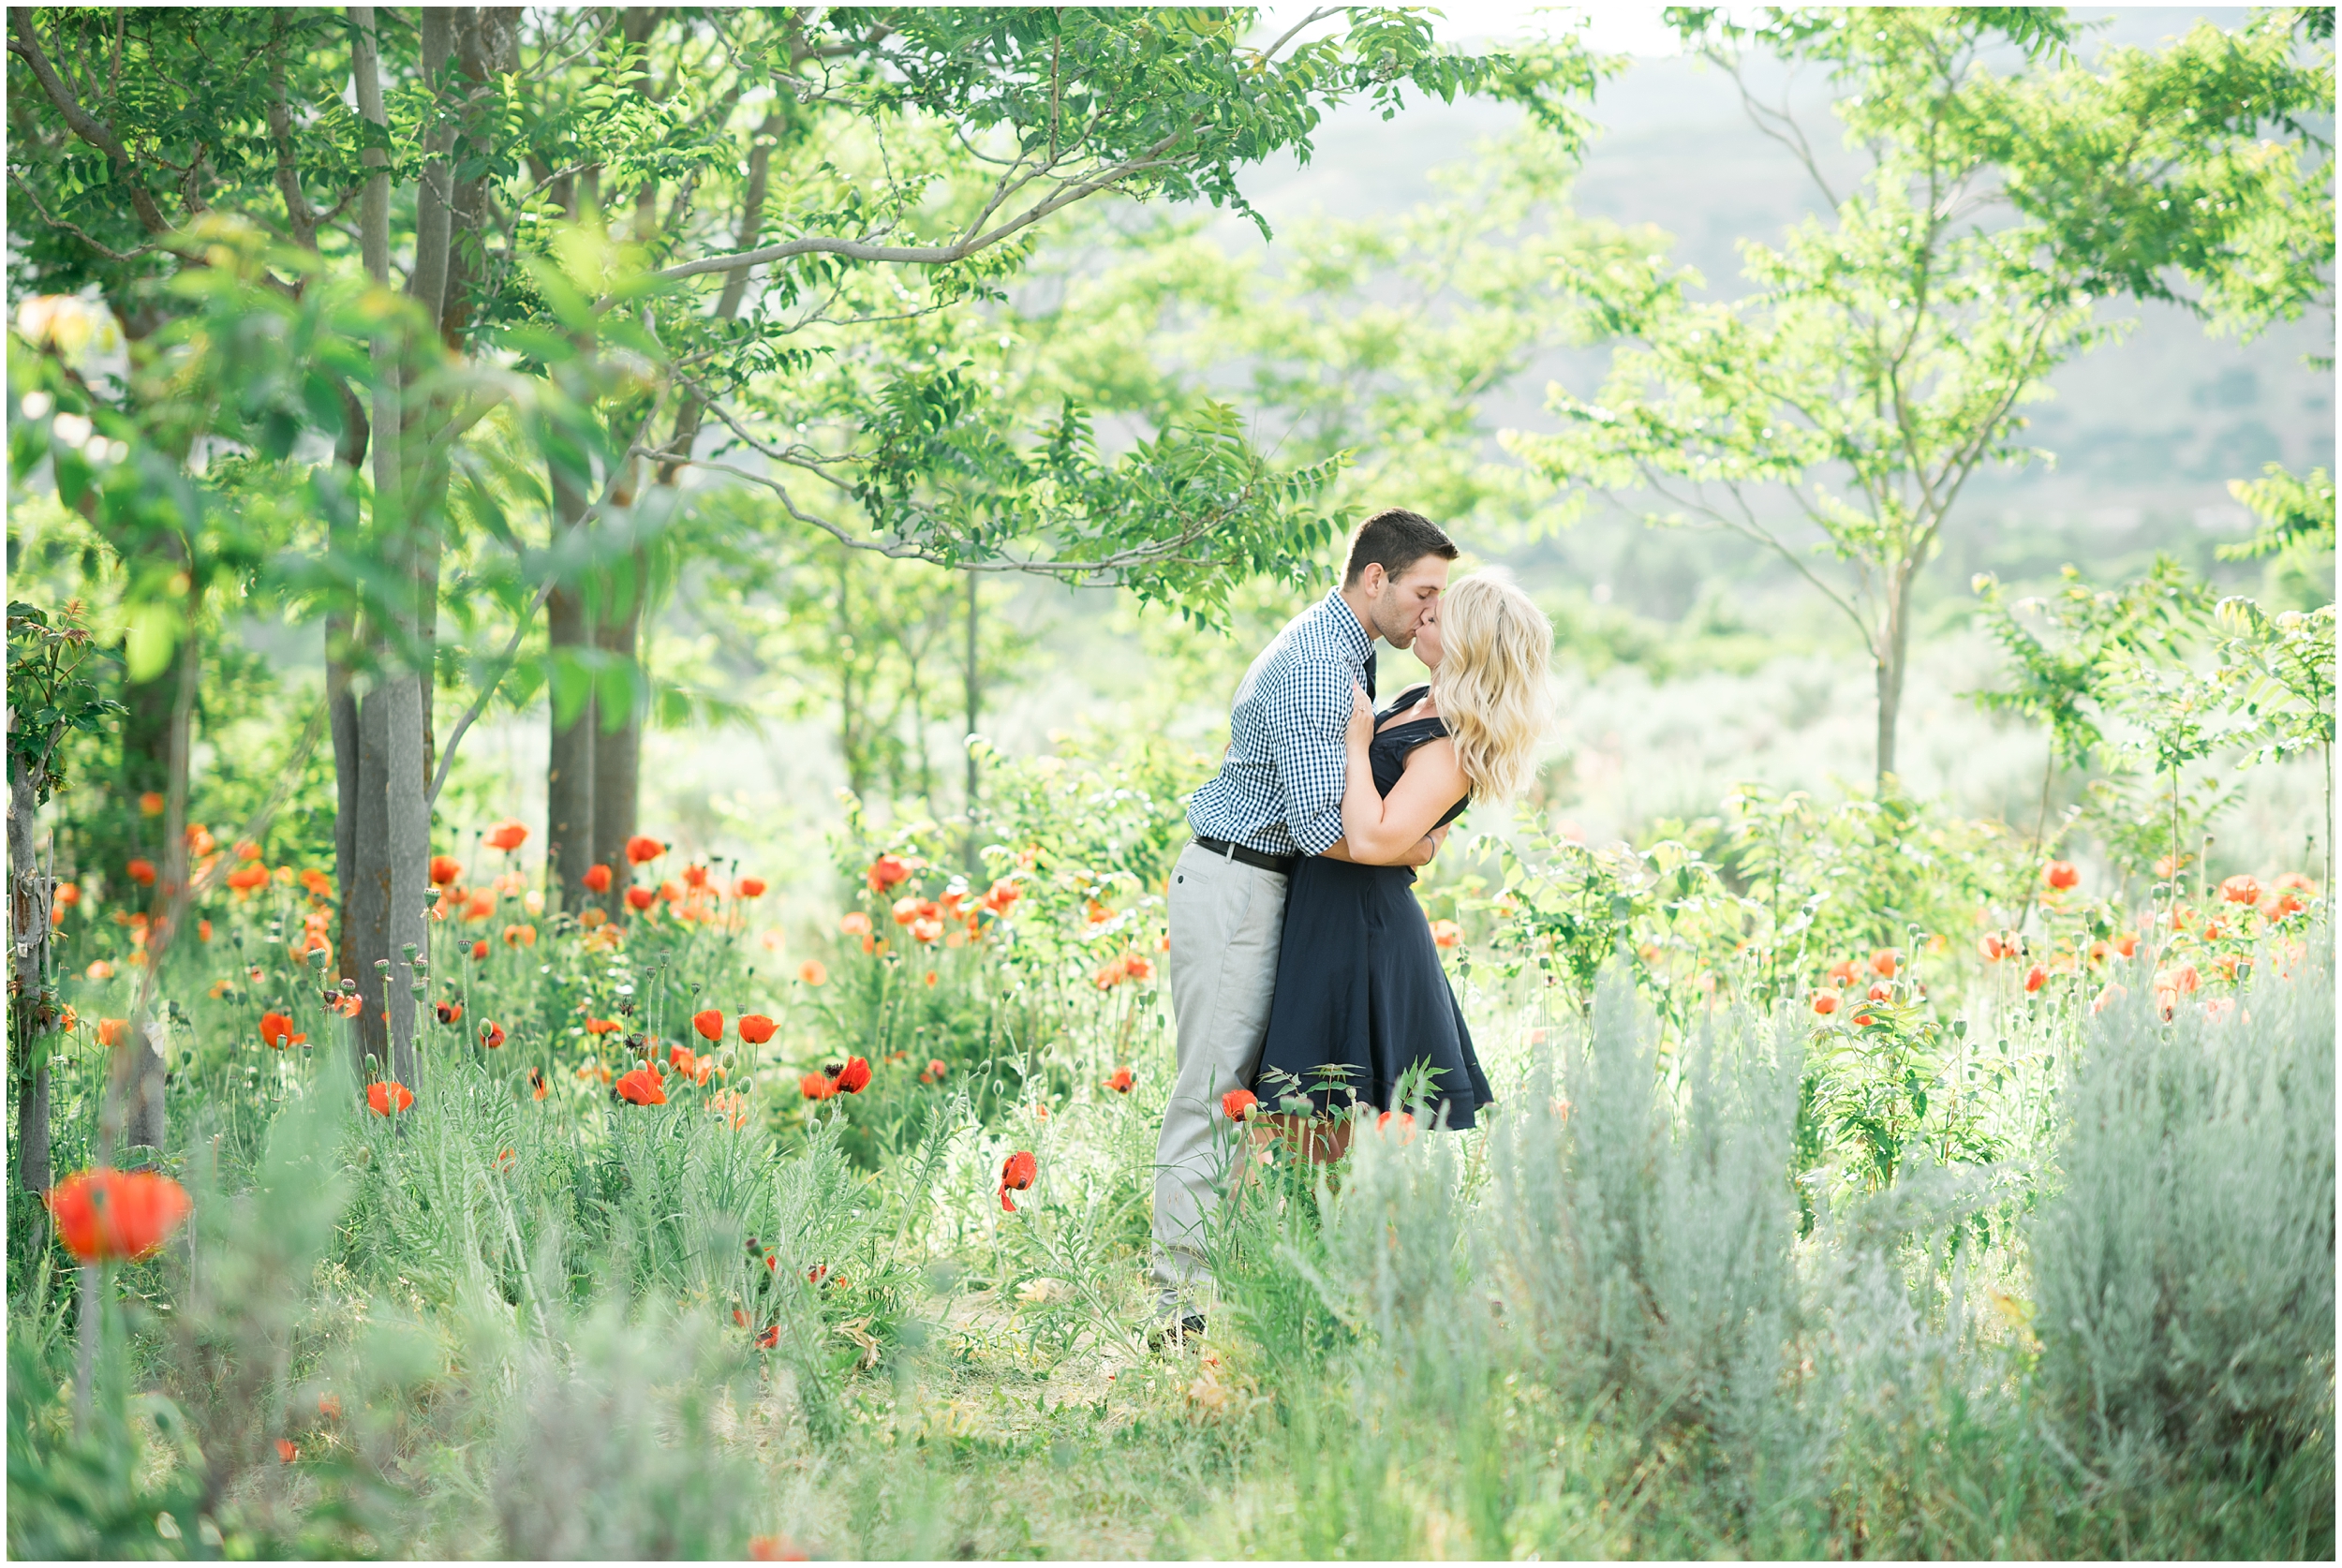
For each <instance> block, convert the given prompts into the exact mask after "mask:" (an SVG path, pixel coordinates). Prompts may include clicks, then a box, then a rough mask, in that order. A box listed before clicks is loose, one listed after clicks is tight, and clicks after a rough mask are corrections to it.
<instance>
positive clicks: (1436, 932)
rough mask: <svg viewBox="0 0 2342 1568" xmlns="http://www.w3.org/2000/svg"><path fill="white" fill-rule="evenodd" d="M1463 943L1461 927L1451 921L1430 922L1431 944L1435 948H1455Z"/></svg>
mask: <svg viewBox="0 0 2342 1568" xmlns="http://www.w3.org/2000/svg"><path fill="white" fill-rule="evenodd" d="M1462 941H1463V927H1462V926H1460V925H1457V924H1456V923H1455V922H1454V921H1452V920H1435V921H1433V922H1431V942H1432V945H1433V946H1436V947H1456V946H1458V945H1460V943H1461V942H1462Z"/></svg>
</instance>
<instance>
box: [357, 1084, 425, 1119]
mask: <svg viewBox="0 0 2342 1568" xmlns="http://www.w3.org/2000/svg"><path fill="white" fill-rule="evenodd" d="M414 1102H415V1091H414V1090H413V1089H410V1088H408V1087H407V1086H406V1085H405V1084H401V1083H395V1082H393V1080H391V1079H389V1078H385V1079H383V1080H382V1081H381V1082H380V1083H377V1084H368V1085H367V1086H366V1109H368V1110H370V1111H372V1112H373V1113H374V1114H375V1115H376V1116H378V1117H387V1116H389V1115H391V1114H392V1113H393V1112H395V1111H403V1110H405V1109H407V1107H408V1106H409V1105H412V1104H413V1103H414Z"/></svg>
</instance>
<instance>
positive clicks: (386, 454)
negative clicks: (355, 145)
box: [349, 6, 446, 1086]
mask: <svg viewBox="0 0 2342 1568" xmlns="http://www.w3.org/2000/svg"><path fill="white" fill-rule="evenodd" d="M349 17H350V22H351V27H352V35H351V36H352V47H351V51H350V74H351V76H352V77H353V78H354V79H355V84H356V88H357V98H358V115H359V118H360V119H362V120H363V121H365V122H366V123H367V124H369V125H372V126H384V127H387V126H388V123H389V122H388V120H387V119H386V117H385V116H384V114H383V111H382V81H381V72H380V67H379V62H378V59H377V56H376V46H375V19H374V7H371V6H352V7H350V8H349ZM359 158H360V162H361V163H362V164H363V165H364V166H365V167H366V168H367V169H369V170H372V172H371V173H370V174H368V176H367V178H366V184H365V188H364V189H363V191H362V192H361V193H360V199H359V213H358V237H359V247H360V250H361V251H362V253H363V258H364V261H365V268H366V272H367V274H368V275H370V276H371V277H372V278H373V279H374V281H375V282H376V283H378V284H382V285H384V286H388V284H389V282H390V255H391V251H390V197H391V176H390V169H389V155H388V154H387V153H386V152H384V151H383V150H382V149H381V148H379V147H368V148H365V149H363V151H362V152H361V153H360V155H359ZM437 222H438V223H439V224H440V225H441V226H442V227H444V225H445V222H446V216H445V214H444V213H442V214H440V215H439V217H438V218H437ZM440 248H441V253H442V256H444V253H445V242H444V240H442V241H441V243H440ZM421 267H422V263H421V262H420V261H419V264H418V270H419V271H420V270H421ZM442 282H444V274H443V273H442ZM373 355H374V366H375V388H374V429H375V432H376V439H375V441H374V443H373V446H374V520H373V521H374V534H375V539H376V541H377V544H378V547H379V548H380V550H381V551H382V554H383V555H384V557H385V558H386V559H387V560H389V561H392V562H393V563H400V564H403V565H405V567H406V568H407V570H408V572H409V573H410V574H412V573H413V572H414V571H415V570H416V568H417V564H418V562H419V560H420V558H421V556H422V554H423V553H422V551H421V550H419V549H418V548H417V545H418V543H419V540H420V532H421V530H419V529H417V528H416V527H414V526H413V524H414V523H415V521H416V519H415V518H414V517H413V515H412V512H413V509H412V507H411V505H410V504H409V501H410V498H409V497H408V496H407V494H406V493H405V491H404V489H403V488H402V486H403V485H404V483H405V480H406V471H405V470H406V467H407V464H406V462H405V458H406V455H407V454H406V452H405V451H403V450H402V449H403V448H404V447H405V445H406V440H405V436H406V432H407V421H406V417H405V410H404V407H403V401H404V400H403V399H402V397H401V396H400V381H401V376H400V358H401V356H400V353H399V344H398V343H397V341H396V340H395V339H393V338H392V337H391V336H389V335H387V334H385V335H382V336H378V337H377V338H376V339H375V340H374V346H373ZM434 574H435V576H436V560H435V563H434ZM433 599H434V602H435V603H436V600H437V592H436V583H435V584H434V585H433ZM393 614H397V612H395V611H394V612H393ZM399 619H400V621H401V622H403V623H404V624H402V625H401V626H400V627H399V628H398V629H399V630H400V631H401V632H403V633H405V636H404V638H403V639H401V641H403V642H405V643H407V644H408V646H406V647H402V648H399V649H396V650H393V651H394V653H395V655H396V656H398V657H400V658H406V657H413V656H414V649H415V648H416V647H418V646H419V645H420V638H421V633H422V627H421V625H420V624H419V617H418V616H417V615H416V614H415V613H414V610H413V606H412V604H411V603H410V604H409V605H408V607H407V610H406V613H405V614H400V615H399ZM394 665H395V659H394V660H393V667H386V668H385V669H384V670H383V671H382V673H381V676H380V680H379V683H378V685H377V686H376V688H375V689H374V690H373V691H371V692H369V693H368V694H367V696H366V701H365V711H364V713H363V717H362V723H361V728H362V731H363V732H364V739H365V740H366V741H369V742H371V741H372V740H373V739H374V735H375V733H376V724H377V722H379V725H380V729H379V734H380V757H381V762H382V766H381V771H380V774H379V777H380V778H381V781H382V783H381V791H382V792H381V793H380V794H379V795H377V794H376V793H375V792H374V787H373V782H372V779H371V778H370V777H364V776H362V777H361V783H362V785H363V786H364V787H363V791H362V794H361V799H360V806H359V809H360V813H361V815H360V833H361V835H362V836H364V835H366V833H367V828H366V825H365V822H366V819H367V818H374V819H376V820H378V821H380V823H381V824H382V829H381V834H380V837H379V842H380V844H381V846H382V851H383V863H382V866H381V869H380V870H379V872H378V873H377V880H378V885H379V888H380V896H381V899H382V904H383V906H384V907H383V909H382V910H381V925H380V929H381V932H382V946H381V949H380V950H379V953H378V956H377V958H376V959H375V963H376V965H377V966H380V965H381V964H382V961H383V960H384V959H389V960H390V961H391V968H390V969H389V970H388V972H387V984H386V985H385V986H384V990H385V993H386V994H385V996H384V997H383V1007H384V1009H385V1010H386V1011H387V1012H388V1013H389V1014H390V1017H389V1045H390V1052H389V1058H390V1067H391V1072H392V1073H393V1076H395V1077H397V1078H398V1080H399V1081H400V1082H401V1083H404V1084H408V1085H410V1086H411V1085H412V1084H413V1082H414V1069H415V1059H414V1044H415V1008H414V998H413V996H412V995H411V994H410V993H409V991H408V982H409V981H410V980H411V979H412V971H411V970H408V969H406V968H405V967H404V961H405V960H407V959H409V958H411V957H412V956H414V954H408V953H405V952H403V951H394V950H396V949H402V948H403V947H405V946H406V945H408V944H416V945H417V946H418V948H419V947H420V944H421V943H422V939H423V933H422V927H421V925H420V920H419V916H420V913H421V911H422V902H423V889H424V888H425V887H427V886H428V885H429V882H430V876H429V865H430V860H431V810H430V807H429V806H428V805H426V804H425V802H424V800H423V791H425V790H426V789H427V788H428V787H429V784H430V779H429V778H428V777H427V776H426V775H425V774H424V772H423V738H422V731H423V720H422V711H423V710H422V688H423V685H424V684H425V683H427V682H428V680H429V679H430V672H429V669H428V667H427V666H426V667H425V668H423V669H422V670H407V669H398V668H395V667H394ZM377 715H379V719H378V720H377ZM370 896H371V895H370ZM380 972H382V971H381V970H380V969H379V968H378V973H380Z"/></svg>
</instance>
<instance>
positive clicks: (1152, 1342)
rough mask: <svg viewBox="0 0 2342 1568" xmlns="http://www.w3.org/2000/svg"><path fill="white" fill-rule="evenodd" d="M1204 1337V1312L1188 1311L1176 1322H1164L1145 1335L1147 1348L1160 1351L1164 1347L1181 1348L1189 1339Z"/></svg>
mask: <svg viewBox="0 0 2342 1568" xmlns="http://www.w3.org/2000/svg"><path fill="white" fill-rule="evenodd" d="M1203 1337H1204V1314H1203V1313H1201V1312H1189V1313H1187V1314H1185V1315H1184V1316H1182V1317H1180V1318H1179V1320H1178V1322H1176V1323H1166V1324H1164V1325H1163V1326H1162V1327H1161V1328H1158V1329H1156V1330H1155V1331H1154V1332H1153V1333H1151V1334H1149V1335H1148V1336H1147V1348H1148V1349H1149V1350H1150V1351H1161V1350H1163V1349H1164V1348H1165V1347H1171V1348H1175V1349H1176V1348H1183V1347H1184V1346H1185V1345H1186V1343H1187V1341H1188V1340H1190V1339H1202V1338H1203Z"/></svg>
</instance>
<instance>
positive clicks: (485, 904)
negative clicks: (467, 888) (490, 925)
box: [464, 887, 497, 920]
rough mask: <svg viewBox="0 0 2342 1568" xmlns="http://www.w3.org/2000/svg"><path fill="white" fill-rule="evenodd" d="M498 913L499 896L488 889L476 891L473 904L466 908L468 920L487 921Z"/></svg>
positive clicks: (465, 916)
mask: <svg viewBox="0 0 2342 1568" xmlns="http://www.w3.org/2000/svg"><path fill="white" fill-rule="evenodd" d="M496 912H497V895H495V894H493V893H491V892H489V891H488V890H487V889H486V888H484V887H483V888H479V889H475V890H474V891H473V893H472V895H471V902H470V903H468V904H466V905H465V906H464V918H465V919H466V920H486V919H487V918H488V917H489V916H490V915H493V914H495V913H496Z"/></svg>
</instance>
